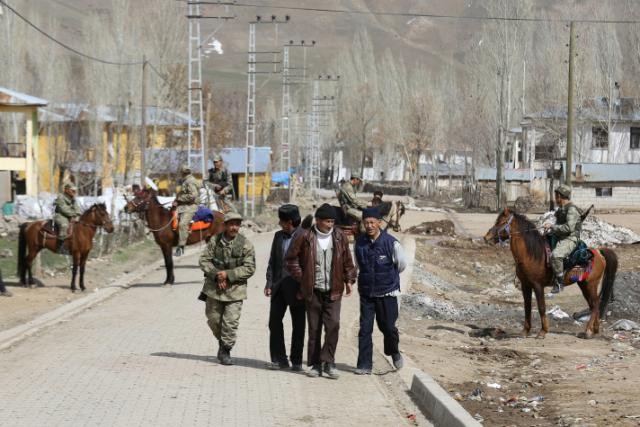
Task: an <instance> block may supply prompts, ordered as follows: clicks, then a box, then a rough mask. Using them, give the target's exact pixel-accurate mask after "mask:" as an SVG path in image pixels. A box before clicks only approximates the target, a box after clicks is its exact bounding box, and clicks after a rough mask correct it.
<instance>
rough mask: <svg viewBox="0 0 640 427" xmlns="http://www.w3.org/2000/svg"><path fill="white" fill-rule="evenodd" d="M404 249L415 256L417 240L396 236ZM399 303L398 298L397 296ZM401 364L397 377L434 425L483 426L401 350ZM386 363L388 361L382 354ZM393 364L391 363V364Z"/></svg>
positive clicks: (406, 275) (405, 281)
mask: <svg viewBox="0 0 640 427" xmlns="http://www.w3.org/2000/svg"><path fill="white" fill-rule="evenodd" d="M398 240H400V241H401V243H402V246H403V248H404V250H405V255H406V256H407V259H410V260H413V259H415V251H416V241H415V239H414V238H412V237H410V236H398ZM412 275H413V262H410V263H409V264H408V265H407V268H406V269H405V271H403V272H402V275H401V280H400V283H401V286H402V293H406V291H407V289H408V287H409V285H410V284H411V277H412ZM398 305H401V299H399V300H398ZM402 357H403V358H404V364H405V366H404V368H403V369H401V370H400V372H399V373H400V377H401V378H402V380H403V381H404V383H405V385H406V386H407V389H408V390H409V391H410V392H411V394H412V395H413V398H414V399H415V401H416V402H417V404H418V406H419V407H420V409H421V410H422V411H423V412H425V415H426V416H427V418H429V419H430V420H431V421H432V422H433V424H434V425H435V426H445V427H459V426H473V427H476V426H482V424H480V423H479V422H478V421H477V420H476V419H475V418H473V417H472V416H471V414H469V412H467V410H466V409H464V408H463V407H462V405H460V403H458V402H457V401H456V400H455V399H454V398H452V397H451V395H450V394H449V393H447V392H446V391H445V390H444V389H443V388H442V387H441V386H440V385H439V384H438V383H437V382H436V381H435V380H434V379H433V378H432V377H431V376H430V375H428V374H427V373H425V372H424V371H422V370H421V369H420V368H418V367H417V365H416V364H415V362H414V361H413V360H411V359H410V358H409V357H408V356H407V355H406V354H404V353H403V355H402ZM385 360H387V362H388V363H389V365H391V362H389V360H388V359H387V358H385ZM391 366H393V365H391Z"/></svg>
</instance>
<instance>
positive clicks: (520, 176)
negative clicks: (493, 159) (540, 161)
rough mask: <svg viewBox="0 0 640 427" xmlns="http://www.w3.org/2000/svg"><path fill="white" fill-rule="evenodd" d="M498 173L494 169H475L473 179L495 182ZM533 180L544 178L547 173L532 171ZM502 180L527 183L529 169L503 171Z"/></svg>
mask: <svg viewBox="0 0 640 427" xmlns="http://www.w3.org/2000/svg"><path fill="white" fill-rule="evenodd" d="M497 174H498V172H497V170H496V169H495V168H476V173H475V178H476V180H477V181H495V180H496V176H497ZM533 176H534V178H541V179H543V178H546V177H547V171H545V170H538V169H536V170H534V171H533ZM504 178H505V180H506V181H525V182H529V181H530V178H529V169H504Z"/></svg>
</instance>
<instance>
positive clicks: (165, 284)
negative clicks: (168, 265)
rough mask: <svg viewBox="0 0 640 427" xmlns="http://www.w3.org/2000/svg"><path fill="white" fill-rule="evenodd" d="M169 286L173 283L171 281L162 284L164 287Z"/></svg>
mask: <svg viewBox="0 0 640 427" xmlns="http://www.w3.org/2000/svg"><path fill="white" fill-rule="evenodd" d="M169 286H171V283H169V282H165V283H164V284H163V285H162V287H164V288H168V287H169Z"/></svg>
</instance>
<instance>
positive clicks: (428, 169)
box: [420, 163, 471, 176]
mask: <svg viewBox="0 0 640 427" xmlns="http://www.w3.org/2000/svg"><path fill="white" fill-rule="evenodd" d="M469 170H471V169H470V167H469ZM449 173H451V175H452V176H465V175H466V174H465V169H464V165H453V166H451V167H449V165H448V164H447V163H437V164H435V165H434V164H432V163H420V176H427V175H437V176H449Z"/></svg>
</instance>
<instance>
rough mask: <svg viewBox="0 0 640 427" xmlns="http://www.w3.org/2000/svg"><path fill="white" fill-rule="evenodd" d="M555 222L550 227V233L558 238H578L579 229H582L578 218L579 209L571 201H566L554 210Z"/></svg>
mask: <svg viewBox="0 0 640 427" xmlns="http://www.w3.org/2000/svg"><path fill="white" fill-rule="evenodd" d="M555 217H556V223H555V225H554V226H553V227H551V233H552V234H553V235H554V236H557V237H558V238H559V239H561V240H564V239H566V238H575V239H576V240H577V239H580V230H581V229H582V221H581V220H580V211H579V210H578V208H577V207H576V205H574V204H573V203H567V204H566V205H564V206H560V207H559V208H558V209H557V210H556V212H555Z"/></svg>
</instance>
